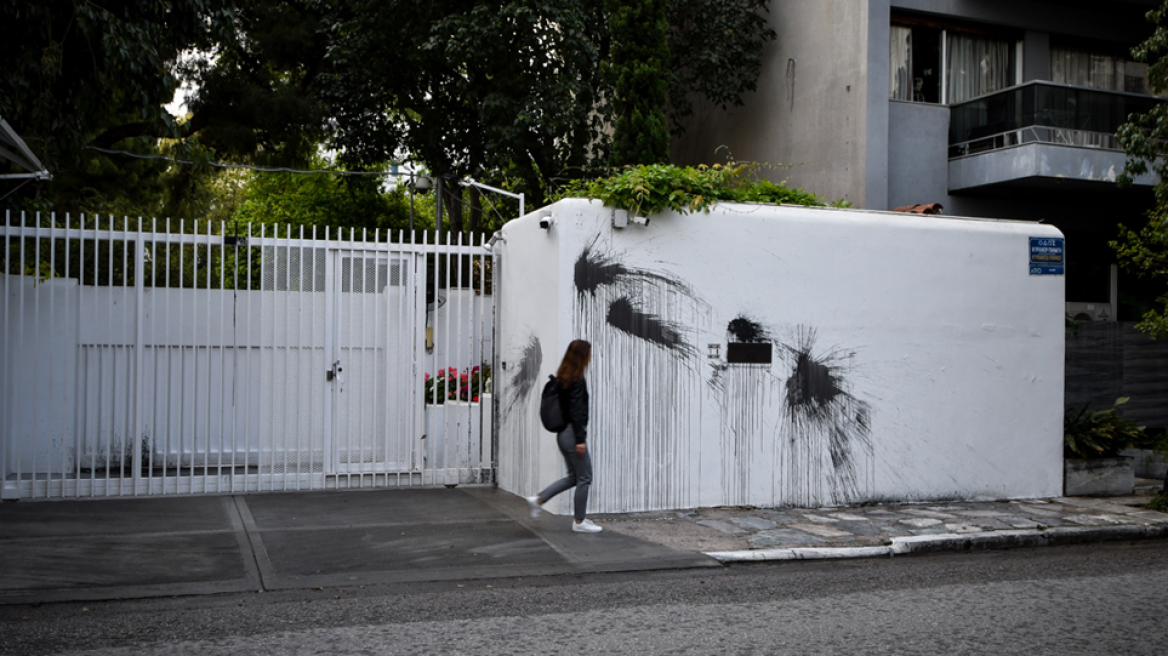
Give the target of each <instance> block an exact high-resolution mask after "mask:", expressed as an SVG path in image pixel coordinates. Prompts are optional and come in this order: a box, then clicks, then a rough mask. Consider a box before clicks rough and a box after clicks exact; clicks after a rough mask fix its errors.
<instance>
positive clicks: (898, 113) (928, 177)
mask: <svg viewBox="0 0 1168 656" xmlns="http://www.w3.org/2000/svg"><path fill="white" fill-rule="evenodd" d="M886 104H887V105H888V162H887V166H888V207H887V208H876V209H892V208H894V207H900V206H902V205H917V204H921V205H925V204H928V203H941V204H942V205H944V206H945V208H946V209H947V210H948V209H949V208H951V207H952V204H951V203H950V202H949V153H948V151H949V108H948V107H947V106H945V105H929V104H925V103H912V102H896V101H886Z"/></svg>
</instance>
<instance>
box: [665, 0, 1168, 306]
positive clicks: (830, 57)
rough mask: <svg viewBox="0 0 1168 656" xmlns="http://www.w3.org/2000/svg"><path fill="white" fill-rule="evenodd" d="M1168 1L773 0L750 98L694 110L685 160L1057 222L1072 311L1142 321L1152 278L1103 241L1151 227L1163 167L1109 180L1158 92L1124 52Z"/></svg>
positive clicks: (965, 211)
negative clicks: (1123, 135) (1133, 121)
mask: <svg viewBox="0 0 1168 656" xmlns="http://www.w3.org/2000/svg"><path fill="white" fill-rule="evenodd" d="M1158 4H1159V2H1158V0H1110V1H1088V0H1063V1H1053V0H1051V1H1046V0H772V1H771V3H770V21H771V23H772V25H773V27H774V29H775V31H776V32H777V33H778V38H777V39H776V40H775V41H774V42H772V43H771V44H769V45H768V46H767V51H766V53H765V60H764V66H763V70H762V74H761V76H760V79H759V81H758V90H757V92H756V93H754V94H752V95H751V96H750V97H749V98H747V99H746V104H745V105H744V106H742V107H734V108H730V109H728V110H722V109H721V108H718V107H712V106H705V107H699V108H698V111H697V112H696V114H695V115H694V117H693V119H692V120H691V121H690V123H689V124H688V125H687V131H686V133H685V135H684V136H682V137H681V138H679V139H677V140H676V141H675V143H674V146H673V155H674V159H675V161H677V162H680V163H685V164H698V163H713V162H718V161H725V159H726V157H727V155H728V154H729V155H731V156H732V157H733V158H735V159H737V160H740V161H747V160H757V161H762V162H770V163H776V164H781V165H782V167H781V168H779V169H777V170H774V171H772V172H771V177H773V178H775V179H776V180H787V181H788V183H790V184H792V185H796V186H801V187H804V188H806V189H808V190H811V191H814V192H816V193H819V194H820V195H822V196H825V197H827V198H829V199H836V198H843V199H846V200H848V201H850V202H852V204H853V206H855V207H860V208H867V209H879V210H887V209H893V208H896V207H898V206H904V205H913V204H927V203H940V204H941V205H943V207H944V212H945V213H946V214H952V215H959V216H974V217H994V218H1010V219H1024V220H1033V221H1044V222H1047V223H1051V224H1054V225H1056V226H1058V227H1059V228H1060V229H1061V230H1062V231H1063V232H1064V234H1065V235H1066V252H1067V267H1066V276H1067V301H1068V310H1070V311H1071V312H1072V314H1073V315H1077V316H1079V317H1080V318H1089V319H1092V320H1115V319H1116V318H1117V317H1118V318H1123V319H1129V318H1130V319H1134V318H1137V317H1134V316H1130V315H1131V314H1133V313H1135V312H1137V311H1138V303H1136V304H1133V303H1126V304H1125V302H1124V301H1125V299H1127V298H1133V299H1134V298H1136V297H1138V296H1139V295H1140V294H1139V293H1138V292H1139V291H1140V285H1141V284H1144V283H1141V282H1140V281H1139V280H1137V279H1135V278H1134V276H1133V277H1129V276H1125V275H1124V274H1122V273H1117V272H1116V269H1115V267H1114V265H1113V263H1114V261H1115V258H1114V255H1113V253H1112V252H1111V250H1110V249H1109V247H1108V246H1107V241H1108V240H1110V239H1113V238H1114V235H1115V229H1116V225H1117V224H1119V223H1124V224H1126V225H1129V226H1132V225H1138V224H1141V223H1142V221H1143V220H1144V213H1145V212H1146V210H1147V209H1148V208H1149V207H1150V206H1151V202H1152V194H1151V188H1152V185H1153V184H1154V183H1155V179H1154V178H1152V177H1151V176H1145V177H1144V178H1142V179H1139V180H1137V181H1136V184H1135V185H1134V186H1133V187H1131V188H1128V189H1119V188H1118V187H1117V186H1116V185H1115V183H1114V181H1115V177H1116V175H1117V174H1118V173H1119V172H1120V171H1121V170H1122V169H1123V165H1124V162H1125V156H1124V153H1123V151H1122V150H1120V149H1119V147H1118V146H1117V144H1116V143H1115V137H1114V134H1115V130H1116V129H1117V128H1118V126H1119V125H1120V124H1122V123H1123V122H1124V121H1125V120H1126V117H1127V115H1128V114H1129V113H1130V112H1132V111H1142V110H1146V109H1148V108H1149V107H1150V106H1151V105H1152V104H1153V103H1155V102H1160V99H1158V98H1155V97H1154V96H1152V95H1151V90H1150V88H1149V87H1148V84H1147V81H1146V79H1145V73H1146V66H1144V65H1143V64H1139V63H1137V62H1134V61H1132V60H1131V59H1130V55H1129V51H1130V49H1131V47H1132V46H1134V45H1136V44H1138V43H1139V42H1141V41H1142V40H1143V39H1144V38H1146V37H1147V36H1148V35H1149V34H1151V32H1152V26H1151V24H1149V23H1148V22H1147V21H1146V19H1145V17H1144V16H1145V13H1146V12H1147V11H1148V10H1149V9H1151V8H1153V7H1155V6H1157V5H1158ZM1132 292H1137V293H1135V294H1133V293H1132ZM1125 294H1126V296H1125ZM1124 312H1126V313H1127V314H1128V315H1129V316H1126V317H1124V316H1120V315H1121V314H1122V313H1124Z"/></svg>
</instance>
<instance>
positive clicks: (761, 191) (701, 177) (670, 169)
mask: <svg viewBox="0 0 1168 656" xmlns="http://www.w3.org/2000/svg"><path fill="white" fill-rule="evenodd" d="M764 168H767V166H766V165H763V164H759V163H758V162H746V163H740V162H730V163H728V164H726V165H722V164H715V165H713V166H704V165H702V166H697V167H692V166H686V167H679V166H673V165H666V164H651V165H643V166H634V167H629V168H627V169H625V170H624V171H622V172H620V173H618V174H617V175H614V176H612V177H608V178H602V179H599V180H594V181H576V182H573V183H572V184H570V185H568V186H567V187H566V188H564V189H563V190H562V191H561V192H560V194H558V195H557V198H594V199H597V200H600V201H602V202H603V203H604V204H605V205H609V206H611V207H616V208H620V209H624V210H628V211H629V213H631V214H632V215H633V216H649V215H651V214H655V213H658V212H663V211H665V210H673V211H675V212H681V213H682V214H686V213H689V212H697V211H701V212H708V211H709V209H710V206H712V205H713V204H714V203H716V202H718V201H732V202H740V203H770V204H774V205H812V206H823V205H831V206H832V207H849V206H850V205H851V203H848V202H847V201H844V200H837V201H834V202H831V203H828V202H826V201H824V200H823V199H822V198H820V197H819V196H817V195H816V194H813V193H810V192H807V191H804V190H802V189H795V188H791V187H788V186H787V185H786V183H785V182H779V183H777V184H776V183H774V182H771V181H770V180H767V179H764V178H760V177H758V173H759V171H760V170H762V169H764Z"/></svg>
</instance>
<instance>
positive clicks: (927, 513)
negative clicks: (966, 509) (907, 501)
mask: <svg viewBox="0 0 1168 656" xmlns="http://www.w3.org/2000/svg"><path fill="white" fill-rule="evenodd" d="M904 512H905V513H906V514H909V515H917V516H919V517H932V518H933V519H957V516H956V515H950V514H949V513H943V512H937V511H936V510H926V509H925V508H905V509H904Z"/></svg>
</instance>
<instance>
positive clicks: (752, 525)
mask: <svg viewBox="0 0 1168 656" xmlns="http://www.w3.org/2000/svg"><path fill="white" fill-rule="evenodd" d="M730 521H732V522H734V523H735V524H737V525H739V526H741V527H742V528H745V529H750V530H752V531H765V530H767V529H768V528H774V527H775V526H777V524H775V523H774V522H772V521H771V520H769V519H763V518H761V517H749V516H747V517H734V518H733V519H731V520H730Z"/></svg>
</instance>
